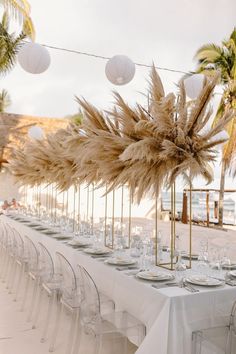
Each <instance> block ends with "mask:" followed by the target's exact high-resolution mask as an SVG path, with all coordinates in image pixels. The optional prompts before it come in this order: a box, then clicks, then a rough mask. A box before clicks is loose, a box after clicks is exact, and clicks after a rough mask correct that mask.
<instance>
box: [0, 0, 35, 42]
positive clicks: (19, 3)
mask: <svg viewBox="0 0 236 354" xmlns="http://www.w3.org/2000/svg"><path fill="white" fill-rule="evenodd" d="M0 5H2V6H3V7H4V11H5V12H6V13H7V14H8V16H9V17H10V18H11V19H12V18H13V19H15V20H17V21H18V22H19V23H20V24H22V31H23V32H24V33H25V35H26V36H27V37H29V38H31V39H32V40H34V38H35V29H34V25H33V22H32V19H31V17H30V4H29V2H28V1H27V0H0Z"/></svg>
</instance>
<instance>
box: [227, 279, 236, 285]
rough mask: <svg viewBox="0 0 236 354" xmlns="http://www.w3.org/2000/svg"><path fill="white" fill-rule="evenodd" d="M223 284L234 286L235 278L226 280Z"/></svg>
mask: <svg viewBox="0 0 236 354" xmlns="http://www.w3.org/2000/svg"><path fill="white" fill-rule="evenodd" d="M225 284H227V285H230V286H236V280H226V282H225Z"/></svg>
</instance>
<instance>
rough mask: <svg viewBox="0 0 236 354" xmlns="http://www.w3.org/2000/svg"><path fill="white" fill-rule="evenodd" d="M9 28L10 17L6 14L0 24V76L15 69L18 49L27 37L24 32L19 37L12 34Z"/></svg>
mask: <svg viewBox="0 0 236 354" xmlns="http://www.w3.org/2000/svg"><path fill="white" fill-rule="evenodd" d="M8 28H9V17H8V15H7V13H6V12H5V13H4V14H3V17H2V21H1V22H0V74H6V73H7V72H9V71H10V70H11V69H12V68H13V66H14V64H15V62H16V55H17V52H18V49H19V48H20V45H21V44H22V40H23V39H24V38H25V37H26V35H25V33H24V32H21V33H20V34H19V35H17V36H16V35H15V34H14V33H12V34H10V33H9V32H8Z"/></svg>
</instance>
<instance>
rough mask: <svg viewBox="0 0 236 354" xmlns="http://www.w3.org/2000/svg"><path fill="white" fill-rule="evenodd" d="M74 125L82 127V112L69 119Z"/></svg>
mask: <svg viewBox="0 0 236 354" xmlns="http://www.w3.org/2000/svg"><path fill="white" fill-rule="evenodd" d="M68 118H69V119H70V120H71V121H72V122H73V123H74V124H76V125H81V124H82V121H83V114H82V112H80V111H79V112H78V113H76V114H72V115H71V116H69V117H68Z"/></svg>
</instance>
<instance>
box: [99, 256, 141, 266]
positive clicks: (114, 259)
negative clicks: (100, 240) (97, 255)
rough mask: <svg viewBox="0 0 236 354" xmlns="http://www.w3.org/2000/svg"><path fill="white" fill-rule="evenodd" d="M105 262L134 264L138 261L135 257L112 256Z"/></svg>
mask: <svg viewBox="0 0 236 354" xmlns="http://www.w3.org/2000/svg"><path fill="white" fill-rule="evenodd" d="M105 263H108V264H112V265H132V264H135V263H136V260H135V259H132V258H124V257H111V258H108V259H106V260H105Z"/></svg>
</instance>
